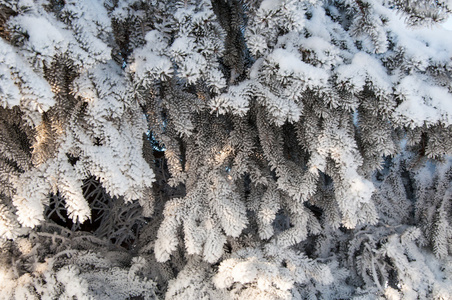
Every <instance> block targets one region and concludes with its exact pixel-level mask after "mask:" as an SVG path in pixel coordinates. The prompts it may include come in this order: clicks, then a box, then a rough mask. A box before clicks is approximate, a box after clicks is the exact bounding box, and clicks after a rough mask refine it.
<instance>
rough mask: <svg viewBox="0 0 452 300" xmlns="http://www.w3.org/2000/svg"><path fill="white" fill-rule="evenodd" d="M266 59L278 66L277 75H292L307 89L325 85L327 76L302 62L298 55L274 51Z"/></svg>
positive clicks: (318, 69) (280, 50) (325, 72)
mask: <svg viewBox="0 0 452 300" xmlns="http://www.w3.org/2000/svg"><path fill="white" fill-rule="evenodd" d="M267 59H268V60H269V61H273V62H274V63H276V64H278V65H279V70H278V72H279V74H280V75H282V76H290V75H293V76H295V77H298V78H299V79H301V80H303V81H304V82H305V83H306V85H307V86H308V87H318V86H324V85H326V84H327V81H328V77H329V74H328V73H327V71H325V70H324V69H321V68H316V67H314V66H312V65H309V64H307V63H305V62H303V61H302V60H301V59H300V58H299V56H298V54H296V53H294V52H291V51H287V50H285V49H276V50H274V51H273V52H272V53H271V54H270V55H268V57H267Z"/></svg>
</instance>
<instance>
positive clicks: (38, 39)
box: [15, 15, 67, 56]
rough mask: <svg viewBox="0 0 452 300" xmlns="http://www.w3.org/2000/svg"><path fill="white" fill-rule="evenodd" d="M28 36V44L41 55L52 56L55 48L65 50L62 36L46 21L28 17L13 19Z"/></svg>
mask: <svg viewBox="0 0 452 300" xmlns="http://www.w3.org/2000/svg"><path fill="white" fill-rule="evenodd" d="M15 21H16V22H18V23H20V25H21V27H22V28H23V29H24V30H26V32H27V33H28V35H29V39H28V44H29V46H30V48H32V49H34V51H36V52H39V53H41V55H46V56H53V55H54V54H55V52H56V49H55V48H67V42H66V41H65V38H64V34H63V33H62V32H61V31H60V29H58V28H56V27H55V26H53V25H52V24H51V23H50V22H49V21H48V20H47V19H45V18H39V17H35V16H30V15H22V16H18V17H16V18H15Z"/></svg>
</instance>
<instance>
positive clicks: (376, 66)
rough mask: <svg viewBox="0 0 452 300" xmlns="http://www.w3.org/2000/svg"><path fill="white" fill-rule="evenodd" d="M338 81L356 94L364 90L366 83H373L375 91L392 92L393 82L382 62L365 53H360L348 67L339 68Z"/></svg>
mask: <svg viewBox="0 0 452 300" xmlns="http://www.w3.org/2000/svg"><path fill="white" fill-rule="evenodd" d="M336 73H337V79H338V81H339V82H342V83H344V84H346V85H348V86H349V87H350V88H351V89H352V90H353V91H354V92H359V91H361V90H362V89H363V87H364V86H365V85H366V83H371V84H372V86H373V87H374V89H376V90H380V91H385V92H387V93H390V92H392V86H393V83H392V80H391V77H390V76H389V75H388V74H387V71H386V70H385V68H384V67H383V65H382V64H381V62H380V61H379V60H377V59H375V58H373V57H372V56H370V55H368V54H367V53H365V52H362V51H361V52H358V53H356V54H355V56H354V57H353V59H352V62H351V63H350V64H348V65H342V66H340V67H338V68H337V70H336Z"/></svg>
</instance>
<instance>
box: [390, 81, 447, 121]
mask: <svg viewBox="0 0 452 300" xmlns="http://www.w3.org/2000/svg"><path fill="white" fill-rule="evenodd" d="M396 91H397V93H398V94H399V95H400V97H401V98H402V99H403V102H402V103H401V104H400V105H399V106H398V107H397V109H396V110H395V112H394V113H395V116H396V117H398V118H400V119H401V120H404V121H408V122H409V124H410V126H412V127H415V126H423V125H424V122H425V123H426V124H427V125H432V124H435V123H439V122H440V123H443V124H444V125H445V126H449V125H451V124H452V95H451V93H449V91H448V90H447V89H446V88H444V87H441V86H434V85H431V84H430V83H428V82H427V81H426V80H423V79H422V78H420V77H419V76H415V75H412V76H407V77H405V78H403V79H402V80H401V81H400V84H399V85H398V86H397V88H396Z"/></svg>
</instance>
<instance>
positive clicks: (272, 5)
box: [260, 0, 281, 10]
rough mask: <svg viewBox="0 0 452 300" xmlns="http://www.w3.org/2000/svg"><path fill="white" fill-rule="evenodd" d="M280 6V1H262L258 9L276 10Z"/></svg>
mask: <svg viewBox="0 0 452 300" xmlns="http://www.w3.org/2000/svg"><path fill="white" fill-rule="evenodd" d="M280 5H281V1H280V0H264V1H262V3H261V6H260V9H262V10H276V9H278V7H279V6H280Z"/></svg>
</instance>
